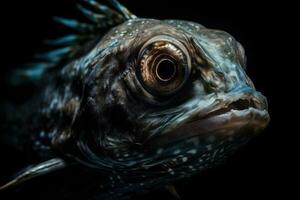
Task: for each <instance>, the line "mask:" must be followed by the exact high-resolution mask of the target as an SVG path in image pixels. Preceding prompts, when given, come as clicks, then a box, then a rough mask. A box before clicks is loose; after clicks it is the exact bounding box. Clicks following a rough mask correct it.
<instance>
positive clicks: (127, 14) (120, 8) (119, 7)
mask: <svg viewBox="0 0 300 200" xmlns="http://www.w3.org/2000/svg"><path fill="white" fill-rule="evenodd" d="M109 2H110V4H111V5H112V6H114V7H115V8H116V9H117V10H118V11H119V12H121V13H122V15H123V16H124V17H125V19H135V18H136V16H135V15H134V14H132V13H131V12H130V11H129V10H128V9H127V8H126V7H124V6H123V5H122V4H120V3H119V2H118V1H117V0H109Z"/></svg>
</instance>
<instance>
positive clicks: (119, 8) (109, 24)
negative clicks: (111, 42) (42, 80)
mask: <svg viewBox="0 0 300 200" xmlns="http://www.w3.org/2000/svg"><path fill="white" fill-rule="evenodd" d="M78 1H79V3H78V4H77V8H78V9H79V11H80V12H81V13H82V14H83V15H84V16H86V18H87V19H88V20H87V22H82V21H79V20H77V19H70V18H64V17H54V20H55V21H57V22H58V23H60V24H62V25H63V26H65V27H67V28H71V29H74V30H75V31H76V34H75V33H73V34H70V35H67V36H65V37H62V38H58V39H57V40H53V41H52V42H49V43H50V44H51V45H53V44H54V45H56V46H60V47H63V48H62V49H58V50H57V51H53V52H50V53H46V54H42V55H40V56H38V58H40V59H41V60H42V61H49V62H51V63H53V64H57V65H59V64H61V62H62V61H68V59H72V58H73V57H77V58H78V57H80V56H81V55H83V54H84V53H86V52H85V49H90V48H85V47H86V46H88V47H89V46H91V45H92V44H94V43H96V42H98V41H99V40H100V39H101V37H103V35H104V34H105V33H106V32H107V31H108V30H109V29H111V28H113V27H114V26H117V25H119V24H121V23H123V22H125V21H127V20H130V19H134V18H136V16H135V15H133V14H132V13H131V12H130V11H129V10H128V9H127V8H125V7H124V6H123V5H122V4H120V3H119V2H118V1H117V0H106V2H107V4H109V6H110V7H109V6H106V5H103V4H101V3H99V2H98V0H78ZM103 1H104V0H103ZM65 58H66V59H65Z"/></svg>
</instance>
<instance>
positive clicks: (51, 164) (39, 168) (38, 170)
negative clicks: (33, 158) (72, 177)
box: [0, 158, 66, 190]
mask: <svg viewBox="0 0 300 200" xmlns="http://www.w3.org/2000/svg"><path fill="white" fill-rule="evenodd" d="M65 167H66V163H65V161H64V160H62V159H60V158H53V159H50V160H47V161H45V162H42V163H39V164H37V165H34V166H31V167H27V168H26V169H24V170H22V171H21V172H20V173H19V175H17V176H16V177H15V178H14V179H12V180H11V181H9V182H8V183H6V184H5V185H3V186H1V187H0V190H4V189H8V188H11V187H13V186H16V185H18V184H20V183H23V182H25V181H28V180H31V179H33V178H35V177H38V176H42V175H45V174H48V173H51V172H53V171H57V170H60V169H63V168H65Z"/></svg>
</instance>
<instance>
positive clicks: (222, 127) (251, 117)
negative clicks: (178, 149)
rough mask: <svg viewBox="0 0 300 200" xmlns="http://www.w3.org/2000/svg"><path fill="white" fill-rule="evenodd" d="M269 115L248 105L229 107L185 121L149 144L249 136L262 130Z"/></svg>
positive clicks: (161, 144)
mask: <svg viewBox="0 0 300 200" xmlns="http://www.w3.org/2000/svg"><path fill="white" fill-rule="evenodd" d="M269 121H270V117H269V114H268V111H267V110H266V109H257V108H253V107H249V108H247V109H243V110H234V109H231V110H230V111H228V112H224V113H222V114H218V115H213V116H211V117H206V118H199V119H198V120H193V121H187V122H185V123H184V124H181V125H180V126H178V127H177V128H176V129H173V130H171V131H169V132H167V133H165V134H163V135H161V136H160V137H158V138H156V139H157V140H152V142H150V143H151V145H153V146H155V144H156V145H159V146H165V145H168V144H176V143H177V142H179V143H180V142H182V140H185V139H189V138H192V137H202V138H209V136H216V137H218V136H219V137H220V138H224V137H230V136H233V135H236V136H237V135H240V134H244V135H245V136H246V134H247V135H249V136H250V137H251V136H253V135H256V134H257V133H259V132H260V131H261V130H263V129H264V128H265V127H266V126H267V125H268V123H269ZM249 131H250V132H249Z"/></svg>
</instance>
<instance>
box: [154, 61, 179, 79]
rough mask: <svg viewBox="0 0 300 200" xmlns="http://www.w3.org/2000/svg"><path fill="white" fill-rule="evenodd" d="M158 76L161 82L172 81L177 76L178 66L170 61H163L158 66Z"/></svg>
mask: <svg viewBox="0 0 300 200" xmlns="http://www.w3.org/2000/svg"><path fill="white" fill-rule="evenodd" d="M155 71H156V76H157V78H158V79H159V80H160V81H164V82H167V81H170V80H171V79H172V78H173V77H174V76H175V74H176V71H177V67H176V64H175V63H174V62H173V61H172V60H170V59H163V60H161V61H159V63H157V65H156V70H155Z"/></svg>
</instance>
